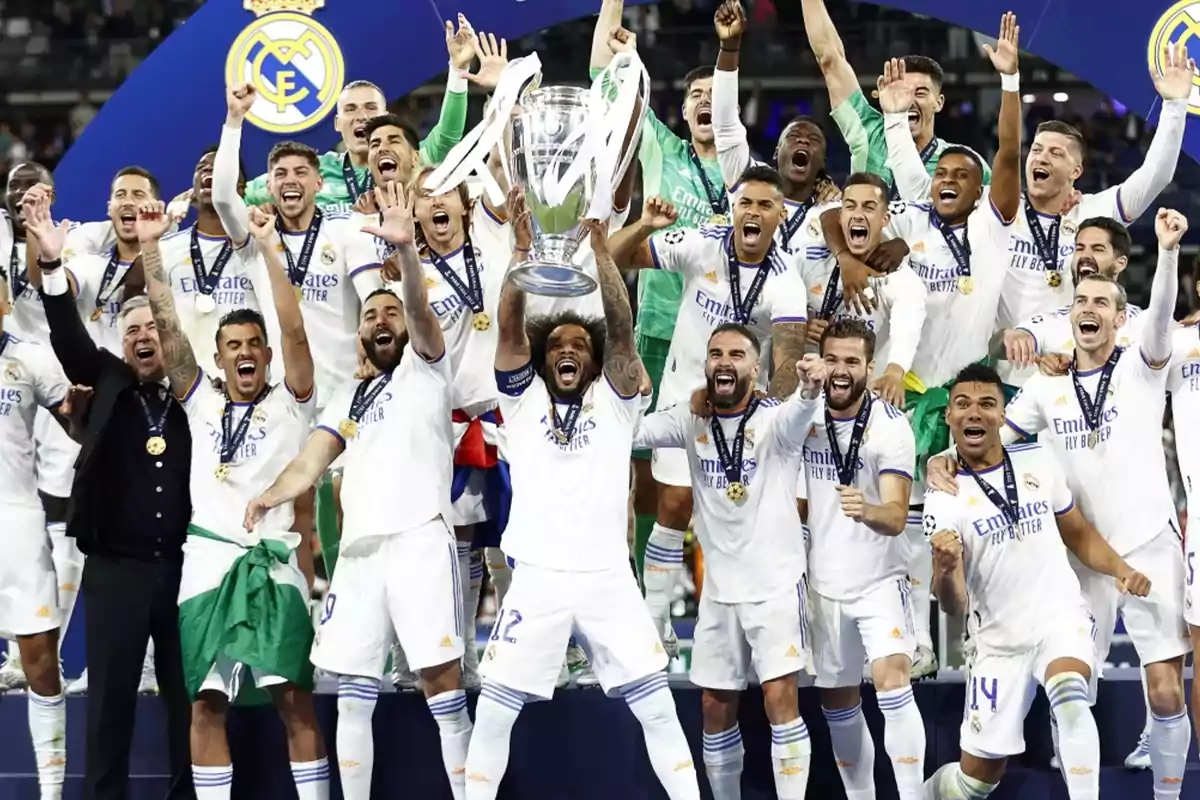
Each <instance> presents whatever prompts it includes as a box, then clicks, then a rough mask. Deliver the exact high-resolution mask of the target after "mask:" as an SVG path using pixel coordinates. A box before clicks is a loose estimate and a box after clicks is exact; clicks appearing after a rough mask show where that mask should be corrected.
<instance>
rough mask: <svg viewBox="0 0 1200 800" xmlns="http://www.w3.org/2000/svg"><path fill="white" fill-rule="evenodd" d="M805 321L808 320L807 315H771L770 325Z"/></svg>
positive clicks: (803, 322)
mask: <svg viewBox="0 0 1200 800" xmlns="http://www.w3.org/2000/svg"><path fill="white" fill-rule="evenodd" d="M807 322H808V318H807V317H772V318H771V324H772V325H779V324H788V323H795V324H800V325H803V324H805V323H807Z"/></svg>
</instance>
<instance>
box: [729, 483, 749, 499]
mask: <svg viewBox="0 0 1200 800" xmlns="http://www.w3.org/2000/svg"><path fill="white" fill-rule="evenodd" d="M725 496H726V497H728V498H729V499H730V500H732V501H733V502H735V503H740V502H741V501H742V500H743V499H745V497H746V487H745V486H743V485H742V483H741V481H734V482H733V483H731V484H729V486H728V487H726V489H725Z"/></svg>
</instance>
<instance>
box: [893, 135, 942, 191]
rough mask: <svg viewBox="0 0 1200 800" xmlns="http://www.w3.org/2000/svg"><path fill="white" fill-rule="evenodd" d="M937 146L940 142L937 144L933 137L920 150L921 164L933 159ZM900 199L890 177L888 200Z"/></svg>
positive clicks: (935, 138) (894, 180) (894, 181)
mask: <svg viewBox="0 0 1200 800" xmlns="http://www.w3.org/2000/svg"><path fill="white" fill-rule="evenodd" d="M938 144H940V142H938V138H937V137H936V136H935V137H933V138H932V139H930V140H929V144H927V145H925V146H924V147H922V148H921V163H922V164H928V163H929V159H931V158H933V154H934V153H936V152H937V149H938ZM900 199H901V197H900V190H899V189H897V188H896V177H895V176H894V175H893V176H892V189H891V192H889V193H888V200H900Z"/></svg>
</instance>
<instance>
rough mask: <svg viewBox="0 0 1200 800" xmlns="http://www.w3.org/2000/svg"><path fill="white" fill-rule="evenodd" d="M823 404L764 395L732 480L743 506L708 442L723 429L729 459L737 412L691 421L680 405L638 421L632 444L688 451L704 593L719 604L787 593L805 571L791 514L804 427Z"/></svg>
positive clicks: (796, 525)
mask: <svg viewBox="0 0 1200 800" xmlns="http://www.w3.org/2000/svg"><path fill="white" fill-rule="evenodd" d="M822 408H824V405H823V404H822V403H821V401H820V400H804V399H803V398H801V397H800V393H799V392H796V393H795V394H793V395H792V397H791V398H790V399H789V400H788V401H787V402H785V403H780V402H779V401H778V400H774V399H771V398H765V399H763V400H762V401H761V404H760V405H759V407H758V408H757V409H756V410H755V412H754V413H753V414H752V415H751V417H750V419H749V420H747V422H746V428H745V435H744V443H743V451H742V463H741V465H740V467H739V469H738V478H737V480H738V481H739V482H740V483H741V484H742V485H743V486H744V487H745V491H746V495H745V497H744V498H743V499H742V500H741V501H737V502H735V501H733V500H731V499H730V498H729V496H728V495H727V494H726V490H727V489H728V488H729V479H728V478H727V477H726V475H725V470H724V469H723V468H722V466H721V458H720V455H719V451H718V450H717V446H716V443H715V441H714V440H713V432H712V425H713V423H717V424H720V426H721V430H722V431H723V432H724V434H725V442H726V446H727V447H728V452H729V454H730V456H731V457H736V455H735V453H734V441H735V439H736V437H737V432H738V426H739V424H740V423H741V421H742V418H743V415H742V414H741V413H739V414H736V415H727V416H722V415H719V414H718V415H716V416H714V417H713V418H712V419H711V420H708V419H701V418H700V417H697V416H694V415H693V414H692V413H691V410H690V409H689V408H688V406H687V405H684V404H680V405H677V406H674V407H673V408H670V409H667V410H666V411H659V412H656V413H654V414H650V415H649V416H647V417H645V418H643V419H642V421H641V424H640V425H638V430H637V435H636V436H635V437H634V440H633V446H634V447H635V448H638V449H649V448H662V447H679V448H683V449H685V450H686V451H687V456H688V466H689V468H690V471H691V475H692V492H693V495H692V496H693V498H694V502H695V511H694V512H693V525H694V527H695V531H696V536H697V537H698V538H699V539H700V545H701V547H703V548H704V564H705V569H704V593H705V595H706V596H708V597H710V598H711V599H713V600H716V601H717V602H718V603H756V602H761V601H764V600H770V599H772V598H775V597H779V596H780V595H783V594H786V593H787V592H789V591H794V590H795V587H796V584H797V583H798V582H799V581H800V578H801V577H802V576H803V575H804V572H805V554H804V534H803V532H802V530H801V527H800V516H799V514H798V513H797V510H796V499H795V497H796V475H797V474H798V473H799V470H800V451H801V448H802V447H803V445H804V439H805V437H806V436H807V435H808V430H809V428H810V427H811V426H812V425H813V421H814V420H815V419H816V418H817V415H818V414H819V413H820V411H821V409H822Z"/></svg>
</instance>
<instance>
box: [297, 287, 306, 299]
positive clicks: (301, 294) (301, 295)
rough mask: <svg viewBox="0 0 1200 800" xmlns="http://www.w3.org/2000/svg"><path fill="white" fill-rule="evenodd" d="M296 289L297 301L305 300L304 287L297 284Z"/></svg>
mask: <svg viewBox="0 0 1200 800" xmlns="http://www.w3.org/2000/svg"><path fill="white" fill-rule="evenodd" d="M295 289H296V301H297V302H303V301H304V287H303V286H296V287H295Z"/></svg>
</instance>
